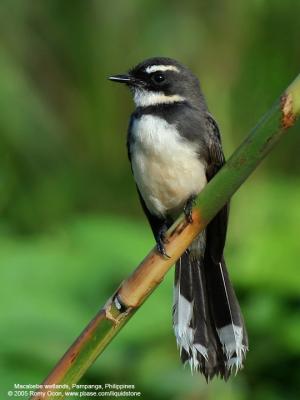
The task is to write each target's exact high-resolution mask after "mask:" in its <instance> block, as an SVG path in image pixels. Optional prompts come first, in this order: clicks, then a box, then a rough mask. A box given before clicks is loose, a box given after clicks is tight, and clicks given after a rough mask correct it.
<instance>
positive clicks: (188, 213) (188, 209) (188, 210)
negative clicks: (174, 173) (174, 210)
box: [183, 196, 196, 224]
mask: <svg viewBox="0 0 300 400" xmlns="http://www.w3.org/2000/svg"><path fill="white" fill-rule="evenodd" d="M195 200H196V196H191V197H190V198H189V199H188V200H187V202H186V203H185V206H184V208H183V212H184V215H185V219H186V221H187V222H188V223H189V224H191V223H192V222H193V217H192V212H193V206H194V204H195Z"/></svg>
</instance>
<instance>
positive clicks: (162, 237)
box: [156, 225, 171, 258]
mask: <svg viewBox="0 0 300 400" xmlns="http://www.w3.org/2000/svg"><path fill="white" fill-rule="evenodd" d="M167 229H168V228H167V226H165V225H164V226H163V227H162V228H161V229H160V231H159V233H158V235H157V239H156V248H157V251H158V252H159V254H161V255H162V256H163V257H165V258H171V257H170V256H169V255H168V254H167V252H166V249H165V243H168V240H167V238H166V231H167Z"/></svg>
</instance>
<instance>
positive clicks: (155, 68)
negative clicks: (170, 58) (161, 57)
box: [145, 65, 179, 74]
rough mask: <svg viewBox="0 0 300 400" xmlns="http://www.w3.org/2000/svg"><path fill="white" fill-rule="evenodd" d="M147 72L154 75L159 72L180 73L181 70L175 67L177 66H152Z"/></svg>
mask: <svg viewBox="0 0 300 400" xmlns="http://www.w3.org/2000/svg"><path fill="white" fill-rule="evenodd" d="M145 71H146V72H147V74H152V72H157V71H162V72H163V71H174V72H179V69H178V68H177V67H175V65H151V66H150V67H147V68H146V70H145Z"/></svg>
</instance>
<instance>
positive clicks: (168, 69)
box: [109, 57, 202, 107]
mask: <svg viewBox="0 0 300 400" xmlns="http://www.w3.org/2000/svg"><path fill="white" fill-rule="evenodd" d="M109 79H110V80H111V81H114V82H119V83H125V84H126V85H127V86H129V88H130V89H131V91H132V93H133V98H134V102H135V104H136V106H137V107H148V106H155V105H159V104H171V103H178V102H190V103H199V98H202V95H201V91H200V87H199V81H198V79H197V78H196V76H195V75H194V74H193V73H192V72H191V71H190V70H189V69H188V68H186V67H185V66H183V65H181V64H180V63H179V62H178V61H176V60H173V59H171V58H166V57H155V58H150V59H147V60H145V61H143V62H141V63H140V64H138V65H137V66H135V67H134V68H132V69H131V70H130V71H129V72H128V73H126V74H123V75H114V76H110V77H109Z"/></svg>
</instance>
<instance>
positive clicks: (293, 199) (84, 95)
mask: <svg viewBox="0 0 300 400" xmlns="http://www.w3.org/2000/svg"><path fill="white" fill-rule="evenodd" d="M299 15H300V2H299V1H296V0H294V1H293V0H287V1H285V2H283V1H282V0H272V1H267V0H255V1H251V2H246V1H240V2H237V1H233V0H232V1H230V0H210V1H196V0H194V1H192V0H190V1H188V0H186V1H184V2H183V1H182V0H178V1H176V0H174V1H165V2H162V1H158V0H142V1H141V0H111V1H110V2H107V1H104V0H103V1H101V0H99V1H92V0H89V1H84V0H81V1H80V0H64V1H62V0H49V1H30V0H28V1H24V0H2V1H1V5H0V210H1V222H0V231H1V236H0V257H1V272H0V276H1V290H0V307H1V310H0V311H1V314H0V319H1V320H0V322H1V325H0V343H1V347H0V389H1V399H2V398H3V399H5V398H6V393H7V390H9V389H11V387H12V385H13V383H29V382H31V383H40V382H41V381H42V380H43V378H44V377H45V376H46V375H47V374H48V372H49V370H50V369H51V368H52V366H53V365H54V364H55V362H56V361H57V360H58V359H59V358H60V356H61V355H62V354H63V352H64V351H65V350H66V349H67V347H68V346H69V345H70V344H71V342H72V341H73V340H74V339H75V337H76V336H77V335H78V334H79V333H80V331H81V330H82V328H83V327H84V326H85V324H86V323H87V322H88V321H89V320H90V319H91V318H92V317H93V315H94V314H95V313H96V312H97V310H98V309H99V308H100V306H101V305H103V304H104V302H105V301H106V299H107V297H108V296H109V295H110V294H111V293H112V291H113V290H114V289H115V288H116V287H117V286H118V284H119V282H120V281H121V280H122V279H123V278H125V277H126V276H127V275H128V274H129V273H130V271H132V269H133V268H134V267H135V266H136V265H137V263H138V262H139V261H140V260H141V258H142V257H143V256H144V254H145V253H146V252H147V251H148V250H149V248H150V247H151V246H152V245H153V239H152V235H151V232H150V229H149V227H148V225H147V222H146V220H145V218H144V217H143V215H142V212H141V210H140V205H139V202H138V198H137V195H136V192H135V187H134V183H133V180H132V177H131V173H130V167H129V163H128V161H127V155H126V150H125V140H126V129H127V121H128V116H129V113H130V112H131V111H132V110H133V104H132V101H131V99H130V96H129V94H128V93H127V91H126V89H125V88H123V87H122V88H121V87H119V86H117V85H113V84H111V83H110V82H109V81H108V80H107V79H106V77H107V76H108V75H109V74H113V73H121V72H124V71H126V70H127V69H128V68H129V67H131V66H133V65H134V64H136V63H137V62H139V61H141V60H143V59H144V58H146V57H151V56H156V55H163V56H169V57H173V58H176V59H178V60H180V61H181V62H183V63H184V64H186V65H188V66H189V67H190V68H191V69H192V70H193V71H194V72H195V73H196V74H197V75H198V76H200V78H201V83H202V87H203V90H204V92H205V95H206V97H207V101H208V104H209V107H210V110H211V112H212V113H213V115H214V116H215V117H216V119H217V121H218V122H219V125H220V127H221V132H222V134H223V144H224V150H225V154H226V155H227V156H229V155H230V154H231V152H232V151H233V150H234V148H235V147H236V146H237V145H238V144H239V143H240V142H241V140H242V139H243V137H244V136H245V135H246V133H247V132H248V131H249V129H250V128H251V127H252V126H253V125H254V124H255V123H256V122H257V120H258V118H259V117H260V116H261V115H263V113H264V112H265V111H266V110H267V109H268V108H269V107H270V106H271V105H272V103H273V101H274V100H275V98H277V97H278V95H279V94H280V93H281V92H282V90H283V89H284V88H285V87H286V86H287V85H288V84H289V83H290V82H291V80H292V79H294V77H295V76H296V75H297V73H298V72H299V60H300V46H299ZM299 130H300V128H299V126H298V128H297V127H296V128H294V129H293V130H291V131H290V133H289V135H287V136H286V137H285V138H284V139H283V140H282V141H281V142H280V144H279V146H278V147H277V148H276V149H275V151H273V153H272V154H271V155H270V157H269V158H268V160H267V161H265V162H264V163H263V165H262V166H260V168H259V169H258V171H256V172H255V174H254V175H253V176H252V177H251V178H250V179H249V180H248V181H247V182H246V183H245V185H244V186H243V187H242V188H241V190H240V191H239V192H238V193H237V194H236V195H235V196H234V198H233V200H232V207H231V219H230V226H229V234H228V241H227V248H226V256H227V260H228V265H229V269H230V273H231V277H232V280H233V282H234V285H235V287H236V291H237V294H238V297H239V299H240V301H241V304H242V308H243V312H244V315H245V319H246V321H247V326H248V331H249V337H250V352H249V355H248V358H247V362H246V365H245V368H244V370H243V371H241V372H240V373H239V374H238V375H237V377H235V378H232V379H231V380H230V381H229V382H227V383H224V382H223V381H220V380H214V381H213V382H212V383H210V384H209V385H207V384H206V383H205V381H204V379H203V377H201V376H197V375H194V376H191V374H190V372H189V371H188V369H183V368H182V366H181V364H180V362H179V356H178V353H177V350H176V345H175V339H174V337H173V332H172V328H171V302H172V280H173V273H172V272H171V273H169V274H168V277H167V278H166V279H165V281H164V282H163V283H162V285H161V286H160V287H159V288H158V289H157V290H156V292H155V293H154V294H153V295H152V296H151V298H150V299H149V300H148V301H147V302H146V303H145V305H144V306H143V308H142V309H141V310H140V311H139V312H138V313H137V315H136V316H135V317H134V318H133V319H132V320H131V321H130V322H129V324H128V325H127V326H126V327H125V329H124V330H123V331H122V333H121V334H120V335H119V336H118V337H117V338H116V339H115V340H114V341H113V342H112V343H111V345H110V346H109V348H108V349H107V350H106V351H105V352H104V354H103V356H101V357H100V358H99V359H98V361H97V362H96V363H95V364H94V365H93V367H92V368H91V369H90V370H89V372H88V374H87V375H86V376H85V377H84V379H83V380H82V382H86V383H94V384H98V383H118V384H121V383H126V384H135V385H136V388H137V390H140V391H142V393H143V396H142V398H144V399H153V400H161V399H176V400H181V399H205V400H206V399H219V398H221V399H224V400H226V399H230V400H244V399H254V400H260V399H263V400H269V399H270V400H271V399H272V400H273V399H274V400H276V399H286V400H289V399H298V398H299V396H300V379H299V378H300V319H299V310H300V296H299V292H300V291H299V288H300V274H299V269H298V266H299V253H300V246H299V233H300V185H299V183H300V178H299V172H300V161H299V146H300V136H299Z"/></svg>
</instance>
